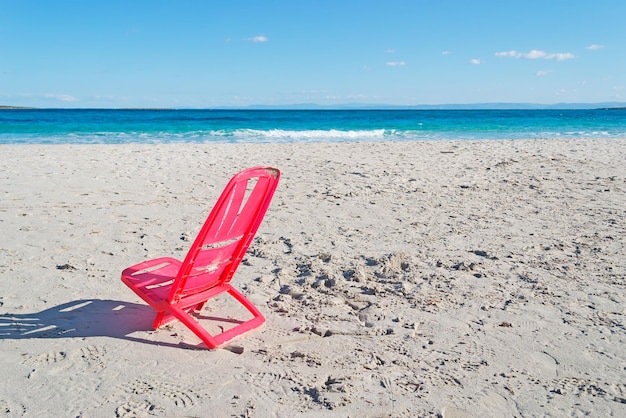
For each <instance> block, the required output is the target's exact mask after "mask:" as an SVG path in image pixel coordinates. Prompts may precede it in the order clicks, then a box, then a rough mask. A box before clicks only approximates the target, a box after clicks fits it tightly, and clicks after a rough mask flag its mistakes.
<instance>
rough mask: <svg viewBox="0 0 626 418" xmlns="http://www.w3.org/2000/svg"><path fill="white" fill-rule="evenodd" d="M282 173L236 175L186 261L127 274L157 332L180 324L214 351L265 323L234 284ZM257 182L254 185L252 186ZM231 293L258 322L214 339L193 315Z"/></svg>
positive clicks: (165, 261)
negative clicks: (152, 314)
mask: <svg viewBox="0 0 626 418" xmlns="http://www.w3.org/2000/svg"><path fill="white" fill-rule="evenodd" d="M279 179H280V171H279V170H278V169H276V168H272V167H261V166H258V167H252V168H248V169H246V170H243V171H241V172H239V173H237V174H235V175H234V176H233V178H232V179H231V180H230V181H229V182H228V184H227V185H226V187H225V188H224V191H223V192H222V194H221V195H220V197H219V199H218V200H217V203H216V204H215V206H214V207H213V209H212V210H211V212H210V214H209V216H208V218H207V220H206V221H205V223H204V225H203V226H202V228H201V229H200V232H199V233H198V236H197V237H196V239H195V240H194V242H193V244H192V245H191V247H190V249H189V251H188V253H187V255H186V257H185V259H184V260H183V261H182V262H181V261H179V260H177V259H175V258H171V257H161V258H156V259H153V260H148V261H145V262H142V263H139V264H136V265H134V266H131V267H128V268H126V269H124V271H123V272H122V277H121V280H122V282H124V283H125V284H126V285H127V286H128V287H129V288H130V289H131V290H133V291H134V292H135V293H136V294H137V295H138V296H139V297H140V298H141V299H143V300H144V301H145V302H146V303H147V304H148V305H150V306H151V307H152V308H154V309H155V310H156V312H157V313H156V318H155V319H154V322H153V328H154V329H158V328H160V327H162V326H164V325H166V324H168V323H170V322H172V321H174V320H179V321H180V322H182V323H183V324H184V325H186V326H187V327H188V328H189V329H190V330H191V331H193V333H194V334H196V335H197V336H198V337H199V338H200V339H201V340H202V342H204V343H205V344H206V345H207V347H208V348H211V349H213V348H220V347H223V346H225V345H227V344H229V343H230V342H231V341H232V340H233V339H234V338H237V337H240V336H242V335H243V334H245V333H248V332H250V331H252V330H254V329H256V328H258V327H260V326H261V325H262V324H263V323H264V322H265V317H264V316H263V314H262V313H261V312H260V311H259V309H258V308H257V307H255V306H254V305H253V304H252V303H251V302H250V301H249V300H248V299H247V298H246V297H245V296H244V295H243V294H242V293H241V292H239V291H238V290H237V289H235V288H234V287H233V286H232V285H231V284H230V281H231V279H232V277H233V275H234V274H235V271H236V270H237V267H238V266H239V264H240V263H241V260H242V259H243V257H244V255H245V253H246V251H247V250H248V247H249V246H250V244H251V243H252V239H253V238H254V236H255V234H256V232H257V230H258V228H259V226H260V224H261V222H262V220H263V217H264V216H265V213H266V211H267V209H268V208H269V205H270V203H271V200H272V197H273V195H274V192H275V190H276V187H277V186H278V182H279ZM251 183H254V184H253V185H251ZM224 293H227V294H229V295H230V296H232V297H233V298H234V299H235V300H236V301H238V302H239V303H240V304H241V305H242V306H243V307H244V308H245V309H246V310H247V311H248V312H249V313H250V314H252V318H251V319H249V320H245V321H236V322H239V323H238V324H237V325H236V326H234V327H233V328H230V329H228V330H226V331H224V332H222V333H220V334H216V335H212V334H211V333H209V332H208V331H207V330H206V329H205V328H203V327H202V326H201V324H200V323H199V322H198V321H196V320H195V319H194V317H193V315H197V314H198V313H199V312H200V310H201V309H202V308H203V306H204V305H205V303H206V302H207V301H208V300H209V299H211V298H215V297H217V296H218V295H221V294H224Z"/></svg>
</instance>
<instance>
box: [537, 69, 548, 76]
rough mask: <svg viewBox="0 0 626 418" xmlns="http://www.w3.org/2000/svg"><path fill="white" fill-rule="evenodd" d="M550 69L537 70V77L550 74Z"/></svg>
mask: <svg viewBox="0 0 626 418" xmlns="http://www.w3.org/2000/svg"><path fill="white" fill-rule="evenodd" d="M551 72H552V71H551V70H539V71H537V77H543V76H545V75H548V74H550V73H551Z"/></svg>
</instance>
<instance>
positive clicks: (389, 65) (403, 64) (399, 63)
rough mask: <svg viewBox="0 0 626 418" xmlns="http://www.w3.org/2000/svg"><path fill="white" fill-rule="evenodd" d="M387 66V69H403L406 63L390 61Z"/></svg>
mask: <svg viewBox="0 0 626 418" xmlns="http://www.w3.org/2000/svg"><path fill="white" fill-rule="evenodd" d="M385 65H387V67H403V66H405V65H406V62H404V61H389V62H387V63H386V64H385Z"/></svg>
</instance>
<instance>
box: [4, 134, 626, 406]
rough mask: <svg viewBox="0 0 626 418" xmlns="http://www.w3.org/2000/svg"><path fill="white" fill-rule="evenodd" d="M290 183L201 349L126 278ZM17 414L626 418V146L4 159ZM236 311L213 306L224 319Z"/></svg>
mask: <svg viewBox="0 0 626 418" xmlns="http://www.w3.org/2000/svg"><path fill="white" fill-rule="evenodd" d="M254 165H271V166H274V167H277V168H279V169H280V170H281V172H282V179H281V183H280V185H279V187H278V190H277V192H276V195H275V197H274V200H273V203H272V206H271V207H270V209H269V210H268V212H267V215H266V217H265V220H264V222H263V224H262V225H261V228H260V229H259V232H258V234H257V237H256V238H255V241H254V242H253V244H252V246H251V247H250V250H249V252H248V254H247V256H246V258H245V259H244V262H243V263H242V265H241V267H240V268H239V270H238V272H237V274H236V275H235V278H234V279H233V284H234V285H235V287H237V288H238V289H240V290H242V292H243V293H244V294H245V295H246V296H247V297H248V298H249V299H250V300H252V301H253V302H254V303H255V305H256V306H258V307H259V308H260V309H261V311H262V312H263V314H264V315H265V316H266V318H267V322H266V324H265V326H264V327H263V328H261V329H260V330H258V331H256V332H254V333H251V334H249V335H247V336H245V337H244V338H242V339H239V340H237V341H236V342H234V343H233V344H232V345H231V346H230V347H229V348H228V349H220V350H214V351H209V350H202V349H196V348H194V346H195V345H196V344H198V341H199V340H198V339H197V338H196V337H195V335H194V334H193V333H191V332H190V331H189V330H187V329H186V328H185V327H183V326H182V325H180V324H173V325H170V326H167V327H166V328H163V329H160V330H158V331H154V330H151V328H150V325H151V322H152V319H153V311H152V309H151V308H149V307H148V306H147V305H145V304H144V303H143V302H142V301H141V300H140V299H139V298H138V297H137V296H135V295H134V294H133V293H132V292H131V291H130V290H129V289H128V288H127V287H126V286H124V285H123V283H122V282H121V281H120V273H121V271H122V270H123V269H124V268H126V267H128V266H130V265H132V264H135V263H138V262H140V261H143V260H145V259H148V258H155V257H160V256H174V257H177V258H183V257H184V255H185V251H186V250H187V248H188V246H189V245H190V241H191V240H193V238H194V236H195V234H196V233H197V231H198V230H199V228H200V227H201V225H202V223H203V222H204V220H205V218H206V216H207V215H208V212H209V211H210V209H211V207H212V205H213V203H214V202H215V200H216V199H217V197H218V195H219V193H220V192H221V190H222V188H223V187H224V185H225V184H226V182H227V181H228V179H229V178H230V177H231V176H232V175H233V174H234V173H236V172H237V171H239V170H241V169H243V168H246V167H250V166H254ZM0 166H1V167H2V170H1V171H0V234H1V236H2V238H1V240H0V354H1V355H0V370H2V376H3V378H2V379H1V381H0V415H2V414H4V415H5V416H9V417H22V416H24V417H48V416H57V417H61V416H63V417H78V416H82V417H136V416H162V417H183V416H184V417H209V416H216V417H217V416H219V417H228V416H232V417H293V416H310V417H318V416H338V417H418V416H419V417H421V416H424V417H436V416H440V417H443V418H450V417H486V416H489V417H530V416H551V417H561V416H576V417H577V416H597V417H607V416H626V383H625V382H626V329H625V328H624V327H625V322H626V321H625V315H626V292H625V288H626V139H593V140H592V139H585V140H568V139H555V140H514V141H438V142H428V141H413V142H394V143H329V144H248V145H245V144H239V145H227V144H222V145H210V144H200V145H194V144H171V145H50V146H46V145H7V146H0ZM220 303H222V302H221V301H217V303H216V304H213V305H210V306H207V308H206V309H208V310H211V309H217V310H219V309H220Z"/></svg>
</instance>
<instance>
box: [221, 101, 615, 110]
mask: <svg viewBox="0 0 626 418" xmlns="http://www.w3.org/2000/svg"><path fill="white" fill-rule="evenodd" d="M245 108H246V109H259V110H261V109H287V110H288V109H294V110H324V109H329V110H330V109H338V110H350V109H354V110H361V109H362V110H368V109H372V110H374V109H376V110H384V109H390V110H393V109H398V110H488V109H493V110H531V109H538V110H541V109H555V110H558V109H562V110H568V109H624V108H626V103H624V102H602V103H555V104H538V103H469V104H439V105H430V104H420V105H411V106H401V105H385V104H375V103H372V104H363V103H346V104H341V105H319V104H315V103H301V104H292V105H276V106H271V105H251V106H248V107H245ZM222 109H225V108H222ZM239 109H241V107H239Z"/></svg>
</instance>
